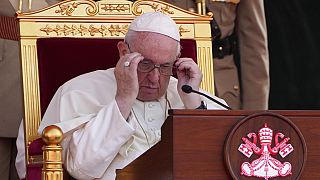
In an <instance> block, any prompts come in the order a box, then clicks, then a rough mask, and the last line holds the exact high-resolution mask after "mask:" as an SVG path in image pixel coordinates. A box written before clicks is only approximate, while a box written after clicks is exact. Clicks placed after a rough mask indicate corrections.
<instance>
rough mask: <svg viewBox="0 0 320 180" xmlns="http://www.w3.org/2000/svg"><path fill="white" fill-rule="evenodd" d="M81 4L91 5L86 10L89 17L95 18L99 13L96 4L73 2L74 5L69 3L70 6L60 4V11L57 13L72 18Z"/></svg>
mask: <svg viewBox="0 0 320 180" xmlns="http://www.w3.org/2000/svg"><path fill="white" fill-rule="evenodd" d="M80 4H87V5H89V6H88V7H87V8H86V13H87V15H89V16H94V15H96V14H97V13H98V8H97V5H96V3H95V2H89V1H88V2H73V3H68V4H60V5H59V7H60V10H56V11H55V13H60V14H61V15H67V16H72V13H73V12H74V11H75V10H76V8H77V7H78V6H79V5H80Z"/></svg>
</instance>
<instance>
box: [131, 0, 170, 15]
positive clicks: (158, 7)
mask: <svg viewBox="0 0 320 180" xmlns="http://www.w3.org/2000/svg"><path fill="white" fill-rule="evenodd" d="M142 5H147V6H150V7H151V8H152V9H154V11H159V12H161V13H163V14H174V11H172V10H170V7H169V6H168V5H164V4H159V3H155V2H152V3H151V2H145V1H136V2H135V3H133V5H132V13H133V14H135V15H141V14H142V13H143V10H142V9H143V8H141V6H142Z"/></svg>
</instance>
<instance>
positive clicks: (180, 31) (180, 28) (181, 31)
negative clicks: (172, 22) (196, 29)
mask: <svg viewBox="0 0 320 180" xmlns="http://www.w3.org/2000/svg"><path fill="white" fill-rule="evenodd" d="M187 32H190V30H188V29H186V28H184V27H182V26H179V34H180V36H182V33H187Z"/></svg>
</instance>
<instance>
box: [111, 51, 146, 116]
mask: <svg viewBox="0 0 320 180" xmlns="http://www.w3.org/2000/svg"><path fill="white" fill-rule="evenodd" d="M143 59H144V57H143V56H141V54H140V53H137V52H134V53H128V54H125V55H123V56H122V57H120V59H119V61H118V63H117V65H116V67H115V70H114V74H115V78H116V81H117V93H116V97H115V99H116V102H117V104H118V107H119V109H120V112H121V114H122V116H123V117H124V118H125V119H127V118H128V116H129V114H130V110H131V108H132V105H133V102H134V100H135V99H136V98H137V96H138V93H139V83H138V74H137V67H138V63H139V62H140V61H141V60H143Z"/></svg>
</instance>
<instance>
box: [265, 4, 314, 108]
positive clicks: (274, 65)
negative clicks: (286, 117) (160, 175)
mask: <svg viewBox="0 0 320 180" xmlns="http://www.w3.org/2000/svg"><path fill="white" fill-rule="evenodd" d="M265 10H266V19H267V26H268V41H269V53H270V81H271V87H270V88H271V89H270V99H269V108H270V109H320V19H319V18H320V1H318V0H265Z"/></svg>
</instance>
